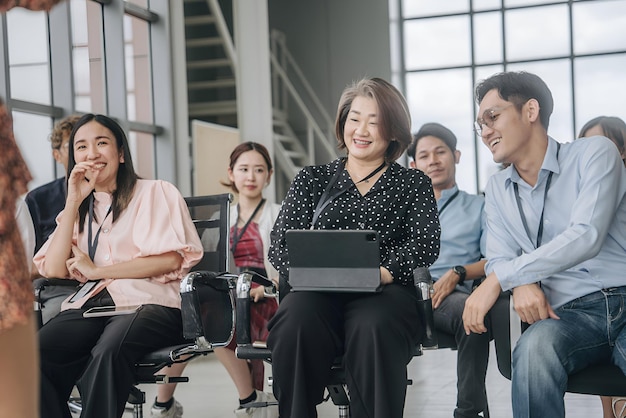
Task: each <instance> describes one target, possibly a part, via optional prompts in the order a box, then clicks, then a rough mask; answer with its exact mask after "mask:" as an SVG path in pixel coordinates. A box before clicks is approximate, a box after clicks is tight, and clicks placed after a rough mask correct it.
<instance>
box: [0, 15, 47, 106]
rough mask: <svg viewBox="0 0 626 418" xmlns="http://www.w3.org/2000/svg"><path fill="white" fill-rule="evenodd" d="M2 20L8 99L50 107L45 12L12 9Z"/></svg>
mask: <svg viewBox="0 0 626 418" xmlns="http://www.w3.org/2000/svg"><path fill="white" fill-rule="evenodd" d="M6 18H7V38H8V44H9V45H8V49H9V74H10V82H11V84H10V86H11V93H10V94H11V97H12V98H14V99H19V100H26V101H31V102H36V103H41V104H46V105H49V104H51V103H52V102H51V100H52V98H51V92H50V62H49V60H48V56H49V53H48V44H49V42H48V19H47V15H46V13H45V12H31V11H27V10H24V9H21V8H15V9H12V10H11V11H10V12H8V13H7V14H6Z"/></svg>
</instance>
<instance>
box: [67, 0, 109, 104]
mask: <svg viewBox="0 0 626 418" xmlns="http://www.w3.org/2000/svg"><path fill="white" fill-rule="evenodd" d="M70 11H71V19H72V25H71V27H72V58H73V69H74V73H73V76H74V106H76V110H77V111H80V112H93V113H106V105H105V79H104V74H105V72H104V42H103V40H102V33H103V28H102V5H100V4H99V3H96V2H94V1H91V0H71V3H70Z"/></svg>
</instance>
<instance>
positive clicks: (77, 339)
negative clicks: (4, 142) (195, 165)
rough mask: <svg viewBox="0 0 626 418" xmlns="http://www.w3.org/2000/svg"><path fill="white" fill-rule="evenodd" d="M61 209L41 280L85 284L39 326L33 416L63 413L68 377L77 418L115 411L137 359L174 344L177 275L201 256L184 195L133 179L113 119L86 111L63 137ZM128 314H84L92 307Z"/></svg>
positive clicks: (178, 328)
mask: <svg viewBox="0 0 626 418" xmlns="http://www.w3.org/2000/svg"><path fill="white" fill-rule="evenodd" d="M67 178H68V185H67V199H66V202H65V209H64V210H63V211H62V212H61V213H60V214H59V216H58V218H57V228H56V229H55V231H54V233H53V234H52V235H51V236H50V238H49V239H48V241H47V242H46V243H45V244H44V245H43V247H42V248H41V249H40V250H39V252H38V253H37V254H36V255H35V259H34V262H35V265H36V266H37V268H38V269H39V272H40V273H41V274H42V275H43V276H45V277H66V278H68V279H69V280H77V281H79V282H81V283H83V287H82V288H81V290H79V291H78V292H77V294H76V295H75V296H73V297H69V298H68V299H67V300H66V301H64V302H63V305H62V308H61V313H60V314H59V315H58V316H57V317H55V318H53V319H52V320H50V321H49V322H48V323H46V325H45V326H44V327H43V328H41V330H40V332H39V340H40V355H41V416H42V417H43V418H46V417H54V418H56V417H69V416H70V415H69V411H68V407H67V399H68V398H69V395H70V392H71V390H72V387H73V386H74V385H75V384H76V385H77V386H78V388H79V391H80V393H81V399H82V406H83V410H82V413H81V417H89V418H100V417H102V418H111V417H121V416H122V414H123V412H124V406H125V404H126V400H127V398H128V394H129V392H130V389H131V386H132V383H133V379H132V375H133V373H132V371H133V366H134V363H135V361H136V360H137V359H138V358H140V357H142V356H143V355H144V354H146V353H148V352H150V351H153V350H155V349H158V348H161V347H165V346H168V345H173V344H178V343H182V342H183V341H184V340H183V336H182V321H181V313H180V296H179V282H180V280H181V278H182V277H183V275H184V274H185V273H186V272H187V271H189V269H190V268H191V267H192V266H193V265H194V264H196V263H197V262H198V261H199V260H200V258H201V257H202V246H201V243H200V239H199V237H198V234H197V232H196V229H195V227H194V225H193V223H192V220H191V218H190V216H189V211H188V209H187V206H186V205H185V201H184V199H183V198H182V196H181V195H180V193H179V192H178V190H177V189H176V188H175V187H174V186H173V185H172V184H170V183H167V182H164V181H160V180H142V179H139V178H138V176H137V174H136V173H135V171H134V168H133V163H132V160H131V155H130V150H129V145H128V140H127V138H126V135H125V134H124V131H123V130H122V129H121V127H120V126H119V125H118V124H117V123H116V122H114V121H113V120H112V119H110V118H108V117H106V116H102V115H93V114H87V115H85V116H83V117H82V118H81V119H80V120H79V121H78V122H77V124H76V126H75V128H74V131H73V132H72V135H71V137H70V146H69V166H68V174H67ZM110 305H116V306H123V305H139V306H140V308H139V309H138V310H136V311H134V312H133V313H130V314H126V315H118V316H105V317H90V318H84V317H83V313H84V312H85V311H86V310H87V309H89V308H92V307H97V306H110Z"/></svg>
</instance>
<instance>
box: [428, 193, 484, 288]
mask: <svg viewBox="0 0 626 418" xmlns="http://www.w3.org/2000/svg"><path fill="white" fill-rule="evenodd" d="M457 191H458V192H459V194H457V195H456V197H454V198H453V196H454V194H455V193H456V192H457ZM451 198H453V200H452V201H450V199H451ZM448 201H450V203H449V204H448V205H446V202H448ZM444 205H445V208H444V210H443V211H442V210H441V208H442V207H444ZM484 206H485V199H484V198H483V197H482V196H478V195H471V194H469V193H466V192H464V191H462V190H459V189H458V187H457V186H456V185H455V186H454V187H452V188H451V189H447V190H443V191H442V192H441V197H440V198H439V200H438V201H437V208H438V209H439V224H440V225H441V244H440V250H439V258H438V259H437V261H435V263H434V264H433V265H432V266H430V268H429V270H430V274H431V276H432V277H433V280H437V279H438V278H440V277H441V276H443V274H444V273H445V272H446V271H448V270H450V269H451V268H452V267H454V266H456V265H467V264H471V263H475V262H477V261H478V260H480V259H481V258H482V255H483V254H485V246H486V236H487V234H486V228H485V224H486V217H485V212H484V210H483V209H484ZM456 288H457V289H458V290H461V291H464V292H466V293H469V292H470V291H471V288H472V281H471V280H470V281H468V282H465V283H464V284H463V285H459V286H457V287H456Z"/></svg>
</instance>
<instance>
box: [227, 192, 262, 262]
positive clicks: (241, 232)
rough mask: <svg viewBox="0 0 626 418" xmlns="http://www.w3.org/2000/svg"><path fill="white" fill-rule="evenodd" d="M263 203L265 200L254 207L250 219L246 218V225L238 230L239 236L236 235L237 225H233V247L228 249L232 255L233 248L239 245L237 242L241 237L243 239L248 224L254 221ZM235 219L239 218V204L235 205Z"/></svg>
mask: <svg viewBox="0 0 626 418" xmlns="http://www.w3.org/2000/svg"><path fill="white" fill-rule="evenodd" d="M263 203H265V199H261V201H260V202H259V204H258V205H256V208H255V209H254V212H252V215H250V218H248V220H247V221H246V224H245V225H244V226H243V227H242V228H241V229H240V230H239V234H237V224H235V236H234V238H233V245H231V247H230V251H231V252H232V253H233V254H234V253H235V248H236V247H237V244H238V243H239V240H240V239H241V237H243V233H244V232H246V229H247V228H248V225H250V222H252V219H254V217H255V216H256V214H257V213H258V212H259V210H260V209H261V207H262V206H263ZM237 218H239V204H237Z"/></svg>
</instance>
